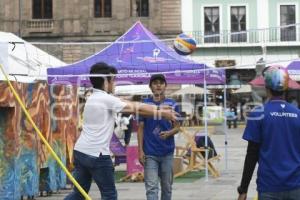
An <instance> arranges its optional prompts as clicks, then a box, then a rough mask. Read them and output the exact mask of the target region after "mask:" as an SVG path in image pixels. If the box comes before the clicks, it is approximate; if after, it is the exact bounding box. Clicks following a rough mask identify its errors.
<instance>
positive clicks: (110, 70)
mask: <svg viewBox="0 0 300 200" xmlns="http://www.w3.org/2000/svg"><path fill="white" fill-rule="evenodd" d="M117 73H118V71H117V70H116V68H114V67H112V66H109V65H108V64H106V63H104V62H100V63H96V64H94V65H93V66H92V67H91V70H90V74H99V75H101V74H103V75H105V74H117ZM112 77H113V76H106V77H100V76H98V77H96V76H91V77H90V81H91V83H92V85H93V88H96V89H100V90H103V86H104V80H105V78H107V81H108V82H110V81H111V79H112Z"/></svg>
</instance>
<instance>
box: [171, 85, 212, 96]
mask: <svg viewBox="0 0 300 200" xmlns="http://www.w3.org/2000/svg"><path fill="white" fill-rule="evenodd" d="M204 93H205V90H204V89H203V88H201V87H197V86H188V87H185V88H181V89H180V90H177V91H175V92H174V93H172V94H171V95H172V96H175V95H185V94H204ZM206 94H209V92H208V91H207V90H206Z"/></svg>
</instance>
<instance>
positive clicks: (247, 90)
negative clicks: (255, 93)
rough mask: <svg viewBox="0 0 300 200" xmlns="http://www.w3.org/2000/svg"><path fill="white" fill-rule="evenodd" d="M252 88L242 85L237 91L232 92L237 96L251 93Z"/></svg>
mask: <svg viewBox="0 0 300 200" xmlns="http://www.w3.org/2000/svg"><path fill="white" fill-rule="evenodd" d="M251 92H252V88H251V85H248V84H247V85H242V86H241V87H240V88H239V89H237V90H235V91H233V92H232V93H233V94H239V93H251Z"/></svg>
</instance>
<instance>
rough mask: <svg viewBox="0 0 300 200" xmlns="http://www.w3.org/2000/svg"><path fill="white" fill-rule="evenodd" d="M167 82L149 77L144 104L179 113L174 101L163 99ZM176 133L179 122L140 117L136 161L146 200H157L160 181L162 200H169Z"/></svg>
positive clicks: (158, 76) (157, 76)
mask: <svg viewBox="0 0 300 200" xmlns="http://www.w3.org/2000/svg"><path fill="white" fill-rule="evenodd" d="M166 86H167V82H166V79H165V77H164V75H162V74H155V75H153V76H151V78H150V83H149V87H150V89H151V90H152V93H153V95H152V97H150V98H148V99H145V100H144V103H147V104H152V105H156V106H158V108H163V107H164V106H170V107H172V108H173V109H174V110H175V111H176V112H178V113H179V109H178V106H177V105H176V102H175V101H174V100H173V99H169V98H165V90H166ZM178 131H179V123H178V122H175V123H172V122H171V121H168V120H165V119H155V118H153V117H148V118H144V117H143V118H141V117H140V118H139V128H138V144H139V160H140V163H141V164H142V165H144V175H145V188H146V197H147V200H158V199H159V198H158V196H159V195H158V193H159V180H160V186H161V200H171V197H172V183H173V154H174V149H175V142H174V135H175V134H176V133H177V132H178Z"/></svg>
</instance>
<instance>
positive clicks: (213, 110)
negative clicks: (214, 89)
mask: <svg viewBox="0 0 300 200" xmlns="http://www.w3.org/2000/svg"><path fill="white" fill-rule="evenodd" d="M206 111H207V114H206V115H205V113H204V112H205V109H204V108H203V116H205V117H204V118H203V122H204V120H205V118H206V120H207V123H208V124H214V125H217V124H222V123H223V122H224V114H223V109H222V107H221V106H207V108H206Z"/></svg>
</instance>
